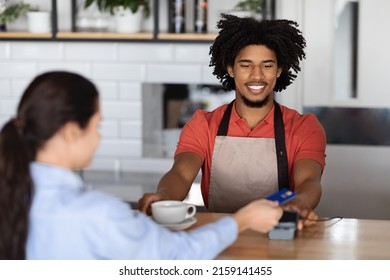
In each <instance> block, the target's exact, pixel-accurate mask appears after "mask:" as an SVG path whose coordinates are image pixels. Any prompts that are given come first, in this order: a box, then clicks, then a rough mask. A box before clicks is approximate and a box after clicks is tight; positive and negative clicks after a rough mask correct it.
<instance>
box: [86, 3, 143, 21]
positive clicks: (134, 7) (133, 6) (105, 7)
mask: <svg viewBox="0 0 390 280" xmlns="http://www.w3.org/2000/svg"><path fill="white" fill-rule="evenodd" d="M93 3H96V5H97V7H98V9H99V10H100V11H110V13H111V14H112V15H113V14H114V10H115V8H116V7H119V6H123V8H124V9H129V10H130V11H131V12H132V13H133V14H134V13H136V12H137V11H138V9H139V8H140V7H141V6H143V7H144V17H145V18H147V17H149V15H150V0H86V1H85V5H84V7H85V8H88V7H89V6H91V5H92V4H93Z"/></svg>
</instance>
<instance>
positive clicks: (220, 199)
mask: <svg viewBox="0 0 390 280" xmlns="http://www.w3.org/2000/svg"><path fill="white" fill-rule="evenodd" d="M232 106H233V102H232V103H230V104H229V107H230V108H229V107H228V109H227V110H226V111H225V115H226V117H225V115H224V117H223V118H222V121H221V124H220V129H219V131H218V134H217V136H216V138H215V145H214V151H213V156H212V164H211V170H210V189H209V197H208V202H209V203H208V209H209V210H210V211H212V212H225V213H233V212H236V211H237V210H238V209H240V208H241V207H243V206H244V205H246V204H248V203H249V202H251V201H253V200H256V199H259V198H263V197H265V196H267V195H269V194H272V193H274V192H275V191H277V190H278V189H281V188H289V183H288V170H287V168H288V167H287V154H286V152H285V150H286V148H285V141H284V127H283V120H282V115H281V111H280V107H279V105H278V104H277V103H276V102H275V121H276V122H277V123H276V124H275V139H273V138H251V137H231V136H226V135H227V129H228V124H229V120H230V114H231V108H232ZM276 107H278V108H276ZM227 115H228V116H229V117H227ZM277 119H278V120H277ZM280 120H281V121H282V126H281V125H280ZM226 122H227V124H226ZM281 127H282V128H283V129H282V130H283V132H280V128H281ZM276 130H279V131H278V132H277V131H276ZM221 131H222V132H221ZM280 134H282V135H280ZM276 138H278V139H277V140H276ZM281 138H282V139H281ZM275 140H276V141H275ZM276 142H278V145H279V146H280V145H281V146H283V147H282V148H280V149H281V150H280V149H279V147H278V145H276ZM280 142H282V143H280ZM277 150H278V151H279V152H278V153H277V152H276V151H277ZM278 155H279V157H278ZM286 180H287V181H286Z"/></svg>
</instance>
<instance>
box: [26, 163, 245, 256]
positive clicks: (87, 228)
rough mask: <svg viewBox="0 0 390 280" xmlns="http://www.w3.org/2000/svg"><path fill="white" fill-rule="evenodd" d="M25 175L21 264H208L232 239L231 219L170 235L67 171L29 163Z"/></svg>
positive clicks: (233, 226)
mask: <svg viewBox="0 0 390 280" xmlns="http://www.w3.org/2000/svg"><path fill="white" fill-rule="evenodd" d="M30 170H31V174H32V177H33V181H34V188H35V189H34V198H33V203H32V207H31V212H30V225H29V235H28V241H27V259H75V260H78V259H122V260H124V259H212V258H215V257H216V256H217V255H218V253H219V252H221V251H222V250H223V249H224V248H226V247H227V246H229V245H230V244H232V243H233V242H234V240H235V239H236V238H237V234H238V233H237V224H236V222H235V221H234V220H233V218H231V217H225V218H222V219H220V220H218V221H217V222H215V223H212V224H209V225H206V226H203V227H201V228H198V229H195V230H193V231H190V232H184V231H181V232H173V231H170V230H168V229H166V228H164V227H162V226H160V225H158V224H156V223H155V222H154V221H153V220H152V219H151V218H150V217H148V216H146V215H144V214H143V213H140V212H138V211H133V210H131V209H130V207H129V205H128V204H127V203H125V202H123V201H121V200H120V199H118V198H116V197H114V196H111V195H109V194H106V193H103V192H98V191H86V190H85V189H84V186H83V182H82V180H81V178H80V177H79V176H78V175H77V174H76V173H74V172H72V171H70V170H68V169H64V168H60V167H57V166H52V165H46V164H41V163H37V162H34V163H32V164H31V165H30Z"/></svg>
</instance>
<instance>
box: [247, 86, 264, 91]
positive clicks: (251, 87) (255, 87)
mask: <svg viewBox="0 0 390 280" xmlns="http://www.w3.org/2000/svg"><path fill="white" fill-rule="evenodd" d="M248 87H249V88H250V89H251V90H261V89H262V88H263V87H264V86H248Z"/></svg>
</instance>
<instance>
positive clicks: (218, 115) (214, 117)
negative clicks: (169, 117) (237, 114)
mask: <svg viewBox="0 0 390 280" xmlns="http://www.w3.org/2000/svg"><path fill="white" fill-rule="evenodd" d="M227 106H228V104H224V105H221V106H219V107H217V108H215V109H214V110H212V111H206V110H197V111H195V113H194V115H193V116H192V118H191V120H190V122H191V123H192V124H194V123H204V122H206V123H208V124H210V123H213V122H218V123H219V122H220V120H221V119H222V116H223V113H224V112H225V111H226V108H227Z"/></svg>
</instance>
